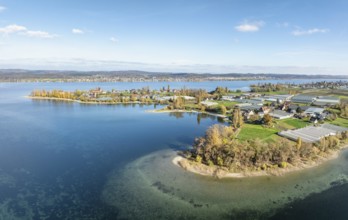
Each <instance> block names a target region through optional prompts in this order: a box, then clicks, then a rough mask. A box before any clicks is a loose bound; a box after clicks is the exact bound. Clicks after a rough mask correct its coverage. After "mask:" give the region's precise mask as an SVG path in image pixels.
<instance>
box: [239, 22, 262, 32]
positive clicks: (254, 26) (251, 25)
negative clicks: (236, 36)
mask: <svg viewBox="0 0 348 220" xmlns="http://www.w3.org/2000/svg"><path fill="white" fill-rule="evenodd" d="M264 25H265V22H264V21H253V22H250V21H244V22H243V23H242V24H240V25H237V26H235V27H234V28H235V29H236V30H237V31H239V32H257V31H259V30H260V28H261V27H262V26H264Z"/></svg>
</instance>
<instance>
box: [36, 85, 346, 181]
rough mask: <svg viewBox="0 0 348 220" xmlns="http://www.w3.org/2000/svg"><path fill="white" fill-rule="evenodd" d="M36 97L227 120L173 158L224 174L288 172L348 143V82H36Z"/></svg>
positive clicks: (325, 157) (203, 170)
mask: <svg viewBox="0 0 348 220" xmlns="http://www.w3.org/2000/svg"><path fill="white" fill-rule="evenodd" d="M29 97H30V98H33V99H48V100H56V101H74V102H79V103H88V104H154V105H160V106H161V109H158V110H157V109H155V110H152V112H157V113H161V112H197V121H199V120H200V117H201V114H212V115H215V116H217V117H219V118H222V119H223V120H220V121H221V122H223V123H224V125H221V124H216V125H213V126H212V127H210V128H208V130H207V131H206V134H205V136H204V137H199V138H196V140H195V142H194V144H193V146H192V147H191V148H190V149H187V150H185V151H182V152H179V156H177V157H176V158H174V160H173V162H174V163H175V164H176V165H178V166H180V167H181V168H183V169H185V170H187V171H190V172H194V173H197V174H201V175H206V176H214V177H218V178H224V177H247V176H261V175H283V174H285V173H288V172H292V171H295V170H301V169H304V168H309V167H313V166H316V165H318V164H321V163H323V162H324V161H327V160H329V159H332V158H335V157H337V155H338V152H339V151H340V150H341V149H343V148H345V147H346V146H347V145H348V83H347V82H345V81H337V82H326V81H322V82H315V83H303V84H281V83H278V84H271V83H258V84H256V85H251V86H250V91H247V92H245V91H241V90H230V89H228V88H224V87H217V88H216V89H215V90H213V91H206V90H204V89H190V88H181V89H172V88H170V86H163V87H162V88H161V89H157V90H156V89H155V90H151V89H150V88H149V87H144V88H141V89H130V90H116V89H113V90H111V91H104V90H102V89H101V88H95V89H91V90H88V91H81V90H76V91H73V92H72V91H62V90H52V91H45V90H34V91H33V92H32V93H31V95H30V96H29Z"/></svg>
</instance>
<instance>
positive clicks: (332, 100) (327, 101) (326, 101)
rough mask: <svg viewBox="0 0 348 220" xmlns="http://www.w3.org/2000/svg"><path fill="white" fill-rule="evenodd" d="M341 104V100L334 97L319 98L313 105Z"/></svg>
mask: <svg viewBox="0 0 348 220" xmlns="http://www.w3.org/2000/svg"><path fill="white" fill-rule="evenodd" d="M338 104H340V99H339V98H337V97H333V96H319V97H317V99H316V100H315V101H314V102H313V105H316V106H333V105H338Z"/></svg>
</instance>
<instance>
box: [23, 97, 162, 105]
mask: <svg viewBox="0 0 348 220" xmlns="http://www.w3.org/2000/svg"><path fill="white" fill-rule="evenodd" d="M24 97H25V98H28V99H38V100H57V101H66V102H76V103H80V104H94V105H119V104H144V105H153V104H157V103H147V102H139V101H136V102H114V103H108V102H97V101H96V102H84V101H80V100H74V99H65V98H54V97H35V96H24Z"/></svg>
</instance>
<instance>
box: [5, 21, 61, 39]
mask: <svg viewBox="0 0 348 220" xmlns="http://www.w3.org/2000/svg"><path fill="white" fill-rule="evenodd" d="M0 34H4V35H10V34H20V35H24V36H28V37H36V38H55V37H57V35H56V34H50V33H48V32H46V31H33V30H29V29H28V28H27V27H24V26H21V25H17V24H11V25H7V26H5V27H2V28H0Z"/></svg>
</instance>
